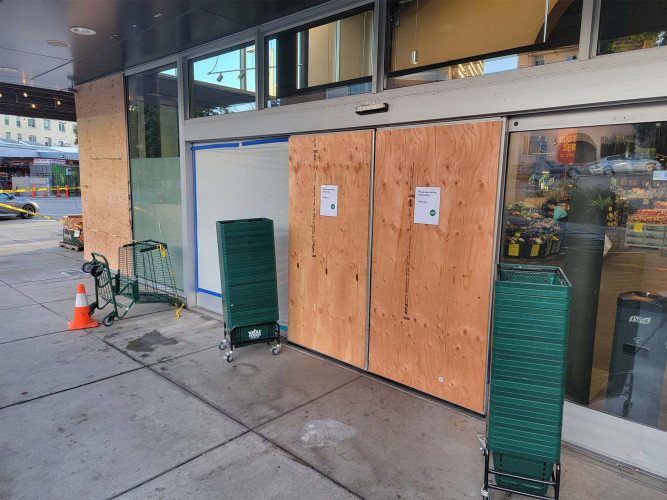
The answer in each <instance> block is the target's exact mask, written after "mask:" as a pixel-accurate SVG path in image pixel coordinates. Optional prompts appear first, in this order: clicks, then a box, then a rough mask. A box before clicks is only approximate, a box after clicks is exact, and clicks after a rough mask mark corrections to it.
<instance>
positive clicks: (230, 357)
mask: <svg viewBox="0 0 667 500" xmlns="http://www.w3.org/2000/svg"><path fill="white" fill-rule="evenodd" d="M233 359H234V358H232V355H231V354H227V363H231V362H232V360H233Z"/></svg>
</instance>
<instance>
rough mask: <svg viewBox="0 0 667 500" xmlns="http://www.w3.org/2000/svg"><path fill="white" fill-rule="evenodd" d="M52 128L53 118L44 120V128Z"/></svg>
mask: <svg viewBox="0 0 667 500" xmlns="http://www.w3.org/2000/svg"><path fill="white" fill-rule="evenodd" d="M50 129H51V120H44V130H50Z"/></svg>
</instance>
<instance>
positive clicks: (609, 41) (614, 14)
mask: <svg viewBox="0 0 667 500" xmlns="http://www.w3.org/2000/svg"><path fill="white" fill-rule="evenodd" d="M599 33H600V34H599V36H598V39H599V44H598V54H613V53H615V52H626V51H628V50H638V49H648V48H650V47H658V46H665V45H667V2H665V0H632V1H630V0H602V7H601V11H600V30H599Z"/></svg>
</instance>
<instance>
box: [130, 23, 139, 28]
mask: <svg viewBox="0 0 667 500" xmlns="http://www.w3.org/2000/svg"><path fill="white" fill-rule="evenodd" d="M137 26H138V25H136V24H133V25H132V26H130V28H136V27H137Z"/></svg>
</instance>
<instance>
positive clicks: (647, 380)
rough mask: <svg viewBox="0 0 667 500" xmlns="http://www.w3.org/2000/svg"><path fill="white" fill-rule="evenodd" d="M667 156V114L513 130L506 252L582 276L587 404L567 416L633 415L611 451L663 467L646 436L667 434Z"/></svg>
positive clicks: (582, 371) (576, 316)
mask: <svg viewBox="0 0 667 500" xmlns="http://www.w3.org/2000/svg"><path fill="white" fill-rule="evenodd" d="M666 158H667V122H664V121H662V122H639V123H625V124H620V125H602V126H589V127H578V128H574V127H572V128H560V129H542V130H530V131H523V132H514V133H511V134H510V140H509V152H508V156H507V181H506V192H505V211H504V225H503V229H504V234H503V236H504V242H503V248H502V253H501V260H502V261H503V262H514V263H525V264H544V265H550V266H559V267H561V268H562V269H563V270H564V272H565V274H566V275H567V276H568V277H569V279H570V281H571V282H572V308H571V317H570V334H569V342H568V363H567V378H566V400H567V401H569V403H570V404H573V405H579V407H580V408H579V409H576V410H574V413H573V412H572V411H571V412H570V415H574V414H577V415H579V417H577V418H570V419H569V421H568V420H567V419H566V422H569V425H571V426H574V427H575V428H576V427H579V426H581V425H583V423H582V422H583V421H585V420H586V417H585V416H583V415H582V413H581V412H582V411H583V409H584V408H585V409H586V410H588V411H591V410H594V411H595V412H603V413H604V414H606V415H608V416H609V417H607V416H605V417H601V418H603V419H604V420H605V421H609V418H611V419H612V420H614V418H616V419H623V420H618V422H613V421H612V422H611V423H610V424H609V425H607V428H608V429H611V428H614V429H615V430H616V431H618V430H619V429H620V430H621V434H620V436H625V439H622V440H621V441H620V442H619V443H618V448H619V449H618V450H616V451H612V452H611V454H612V455H616V456H617V458H619V459H622V460H623V461H625V462H631V463H634V464H635V465H637V466H639V467H641V468H643V469H647V470H651V471H653V472H656V473H660V474H662V475H667V470H665V467H666V465H665V464H667V457H664V453H665V452H664V447H663V450H662V451H660V450H656V451H655V454H654V455H653V456H652V455H651V453H649V452H647V450H648V449H650V448H651V447H652V446H651V443H648V442H647V441H646V438H645V436H647V435H651V436H654V435H655V436H657V437H656V438H652V440H653V441H654V442H660V441H662V442H664V441H665V436H666V435H667V434H666V433H665V432H664V431H665V430H667V370H666V369H665V366H666V361H667V348H666V347H667V176H666V174H667V170H666V168H667V165H665V159H666ZM595 412H594V413H595ZM567 414H568V411H567V409H566V416H567ZM593 420H595V419H593ZM624 421H625V422H627V423H626V424H623V422H624ZM637 424H639V425H637ZM586 425H590V424H586ZM595 426H596V428H595V429H590V431H591V432H589V433H588V435H589V436H597V437H598V438H599V436H600V433H601V428H600V419H597V424H595ZM605 430H606V429H605V428H603V429H602V431H605ZM635 432H638V433H641V434H642V437H641V438H639V439H635V438H634V437H633V436H634V433H635ZM585 434H586V433H582V435H585ZM567 435H568V429H567V425H566V428H565V429H564V436H565V437H566V439H567ZM618 436H619V434H617V435H616V436H615V439H616V440H617V439H618ZM588 439H590V438H588ZM656 440H657V441H656ZM610 441H613V440H610ZM577 444H581V443H577ZM598 445H599V444H595V443H593V445H592V446H593V447H595V446H598ZM637 446H638V447H639V448H637V451H636V452H635V451H632V450H634V449H635V448H636V447H637ZM605 454H609V453H605Z"/></svg>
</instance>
